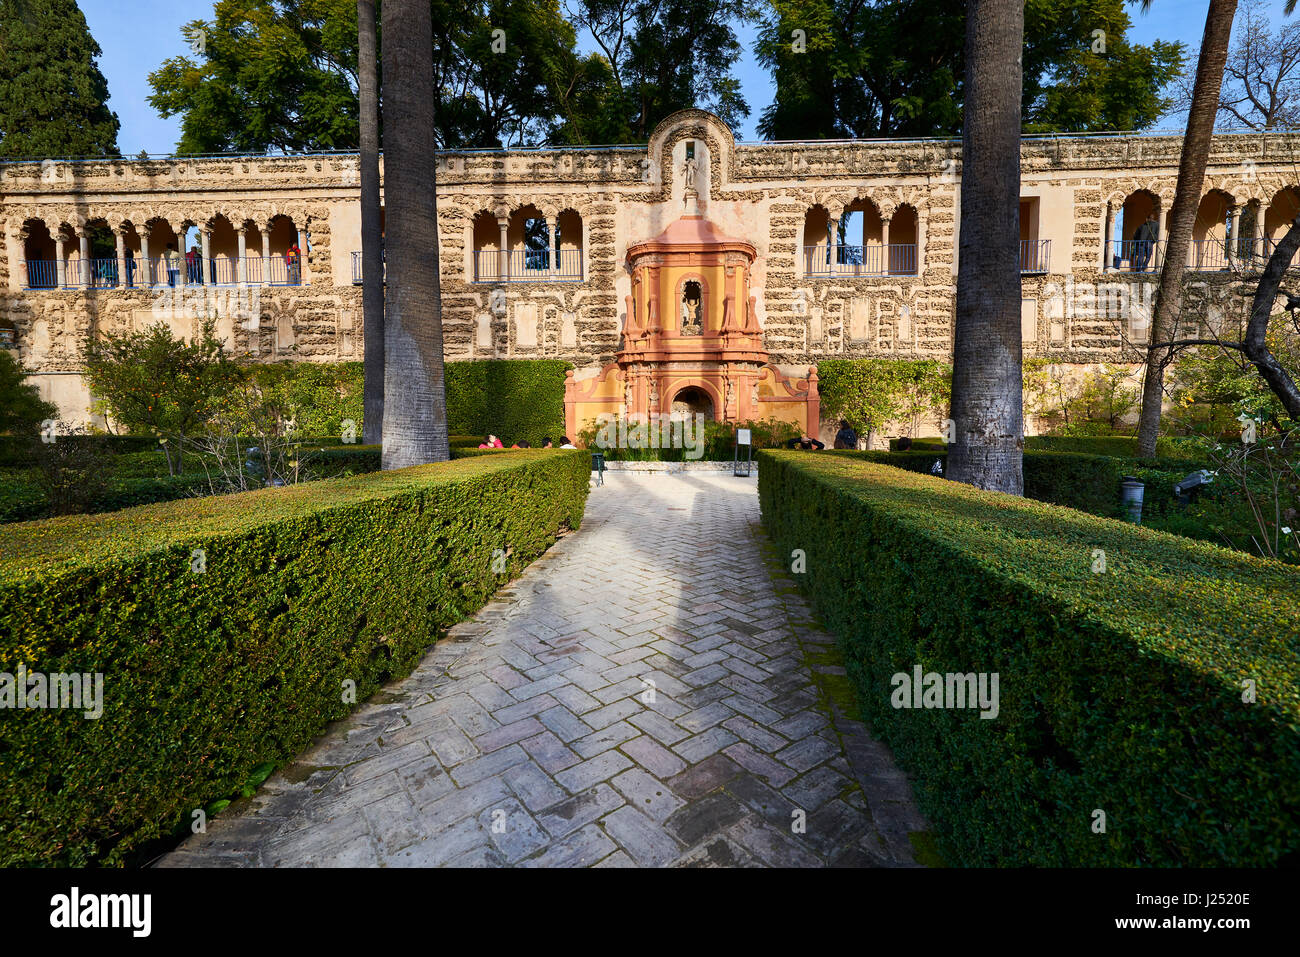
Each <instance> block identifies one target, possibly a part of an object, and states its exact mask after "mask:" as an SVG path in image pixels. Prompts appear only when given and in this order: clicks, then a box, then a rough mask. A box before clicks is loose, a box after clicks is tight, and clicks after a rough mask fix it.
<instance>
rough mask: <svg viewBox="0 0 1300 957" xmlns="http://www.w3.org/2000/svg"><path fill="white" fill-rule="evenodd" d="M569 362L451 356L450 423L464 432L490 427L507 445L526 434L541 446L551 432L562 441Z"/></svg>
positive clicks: (448, 374)
mask: <svg viewBox="0 0 1300 957" xmlns="http://www.w3.org/2000/svg"><path fill="white" fill-rule="evenodd" d="M571 368H573V366H572V365H571V364H570V363H568V362H563V361H561V360H559V359H471V360H468V361H465V362H448V363H447V365H446V366H445V369H446V383H447V427H448V428H449V429H450V430H451V431H452V432H454V433H456V434H457V435H462V436H469V435H483V436H486V435H487V434H488V433H492V434H493V435H495V436H496V437H497V438H499V439H501V441H502V442H504V443H505V444H506V445H511V444H513V443H515V442H518V441H519V440H520V439H527V440H528V441H529V442H531V443H532V445H533V447H534V448H540V447H541V444H542V439H544V438H546V437H547V436H550V438H551V441H553V442H555V443H556V444H557V445H558V444H559V438H560V436H561V435H563V434H564V374H565V372H566V371H568V370H569V369H571ZM480 441H481V440H480ZM474 444H475V445H477V444H478V443H477V442H476V443H474Z"/></svg>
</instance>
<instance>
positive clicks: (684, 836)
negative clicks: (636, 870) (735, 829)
mask: <svg viewBox="0 0 1300 957" xmlns="http://www.w3.org/2000/svg"><path fill="white" fill-rule="evenodd" d="M747 813H748V812H747V811H746V810H745V807H744V806H743V805H742V804H741V803H740V802H739V801H737V800H736V799H735V798H734V797H732V796H731V795H730V794H728V793H726V792H725V791H716V792H714V793H713V794H708V795H705V796H704V797H702V798H700V799H699V800H697V801H692V802H691V803H690V804H688V805H687V806H686V807H684V808H682V809H681V810H680V811H678V812H677V813H676V814H674V815H673V816H672V817H670V818H668V820H667V821H666V822H665V823H664V827H665V828H667V829H668V830H669V831H670V832H671V833H672V834H673V835H674V836H676V837H677V839H678V840H680V841H681V842H682V843H683V844H686V845H688V846H690V845H693V844H696V843H698V842H700V841H702V840H704V839H706V838H708V837H710V836H712V835H715V834H718V833H720V832H722V831H725V830H726V829H727V828H729V827H731V825H733V824H735V823H736V822H737V821H739V820H740V819H741V818H743V817H744V816H745V815H746V814H747ZM628 852H629V853H631V850H630V849H629V851H628ZM632 856H633V857H635V856H636V855H635V854H633V855H632Z"/></svg>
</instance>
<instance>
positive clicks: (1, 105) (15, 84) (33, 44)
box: [0, 0, 119, 158]
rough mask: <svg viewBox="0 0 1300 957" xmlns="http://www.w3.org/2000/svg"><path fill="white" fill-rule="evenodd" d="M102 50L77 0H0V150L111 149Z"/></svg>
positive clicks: (113, 117)
mask: <svg viewBox="0 0 1300 957" xmlns="http://www.w3.org/2000/svg"><path fill="white" fill-rule="evenodd" d="M101 52H102V51H101V50H100V48H99V44H98V43H96V42H95V38H94V37H92V36H91V35H90V28H89V27H88V26H87V25H86V18H85V17H84V16H83V15H82V13H81V10H80V9H78V7H77V4H76V0H0V156H2V157H6V158H15V157H45V156H117V155H118V152H117V130H118V125H119V124H118V121H117V114H116V113H114V112H113V111H112V110H110V109H109V108H108V106H107V105H106V104H105V101H106V100H107V99H108V81H107V80H105V79H104V74H102V73H100V72H99V66H98V64H96V62H95V59H96V58H97V57H98V56H99V55H100V53H101Z"/></svg>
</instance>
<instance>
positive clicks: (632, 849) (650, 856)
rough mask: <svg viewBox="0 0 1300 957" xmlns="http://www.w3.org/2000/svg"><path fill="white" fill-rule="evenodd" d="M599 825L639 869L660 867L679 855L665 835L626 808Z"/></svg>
mask: <svg viewBox="0 0 1300 957" xmlns="http://www.w3.org/2000/svg"><path fill="white" fill-rule="evenodd" d="M600 824H601V827H603V828H604V829H605V833H606V834H608V835H609V836H610V837H611V838H613V840H614V843H615V844H617V845H618V846H619V847H620V848H622V849H623V850H624V851H626V852H627V854H628V856H629V857H631V858H632V859H633V860H634V861H636V862H637V863H638V864H640V865H641V866H642V867H663V866H664V865H666V864H670V863H672V862H673V861H674V860H676V859H677V856H678V855H679V854H680V853H681V852H682V848H681V846H680V845H679V844H678V843H677V842H676V841H675V840H673V837H672V835H671V834H669V833H668V831H666V830H665V829H664V828H663V827H661V826H660V825H658V824H656V823H655V822H654V821H653V820H651V819H650V818H648V817H646V815H644V814H642V813H641V812H640V811H638V810H636V809H635V808H633V807H631V806H630V805H626V804H625V805H624V806H623V807H621V808H619V809H618V810H617V811H614V812H612V813H610V814H607V815H605V816H604V817H603V818H601V821H600Z"/></svg>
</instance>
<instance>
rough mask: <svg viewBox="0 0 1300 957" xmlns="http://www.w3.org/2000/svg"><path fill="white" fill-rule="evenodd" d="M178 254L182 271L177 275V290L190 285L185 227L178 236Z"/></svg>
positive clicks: (178, 271)
mask: <svg viewBox="0 0 1300 957" xmlns="http://www.w3.org/2000/svg"><path fill="white" fill-rule="evenodd" d="M176 252H177V253H178V254H179V255H180V269H179V270H177V273H176V288H177V289H184V288H185V287H186V286H188V285H189V283H190V261H189V259H187V258H186V256H187V255H188V254H189V250H188V249H186V248H185V227H184V226H183V225H182V226H181V231H180V232H179V233H177V234H176ZM183 301H184V300H183V299H182V302H183Z"/></svg>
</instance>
